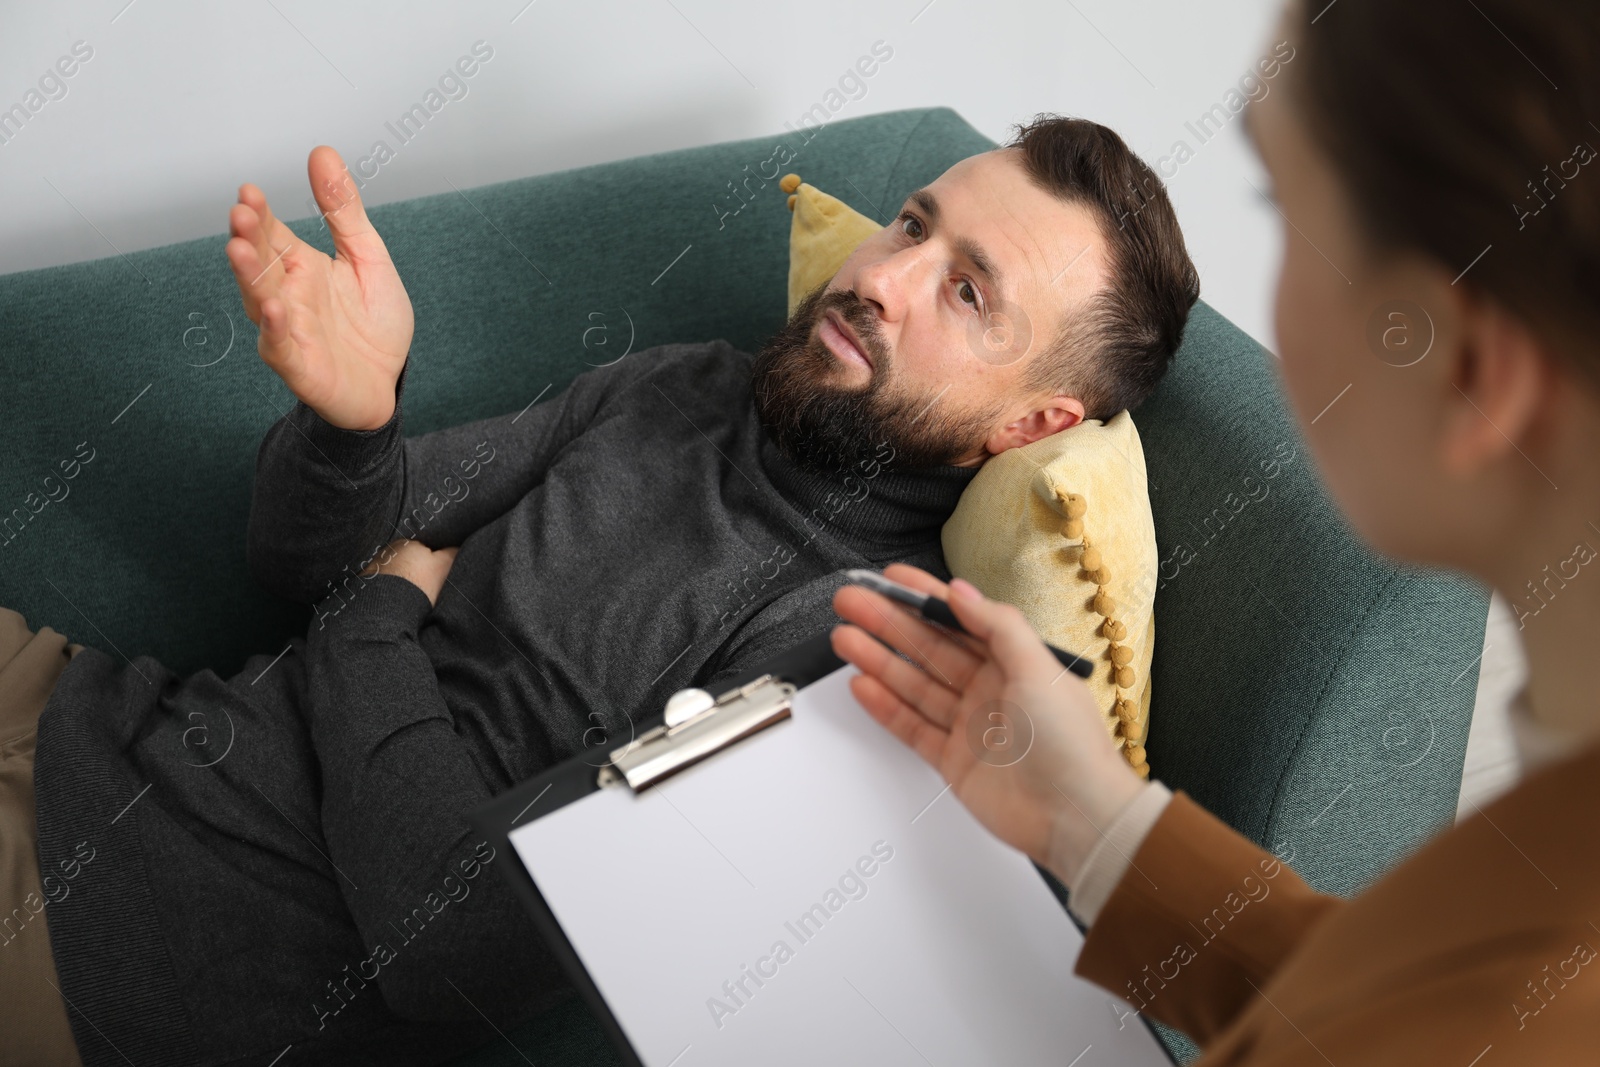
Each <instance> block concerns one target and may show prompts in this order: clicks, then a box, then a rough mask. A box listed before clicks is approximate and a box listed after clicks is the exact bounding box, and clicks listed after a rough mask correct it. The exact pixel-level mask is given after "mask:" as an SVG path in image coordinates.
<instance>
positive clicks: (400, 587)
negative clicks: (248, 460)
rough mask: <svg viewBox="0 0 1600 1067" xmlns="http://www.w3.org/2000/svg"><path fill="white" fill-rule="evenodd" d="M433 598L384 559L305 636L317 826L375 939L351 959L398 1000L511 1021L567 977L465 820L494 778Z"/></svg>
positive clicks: (429, 1017)
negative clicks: (474, 749) (388, 570)
mask: <svg viewBox="0 0 1600 1067" xmlns="http://www.w3.org/2000/svg"><path fill="white" fill-rule="evenodd" d="M431 610H432V606H431V605H430V603H429V601H428V597H427V594H425V593H424V592H422V590H421V589H419V588H418V587H417V586H415V585H413V584H412V583H411V582H409V581H408V580H406V579H405V578H402V577H400V576H398V575H393V574H381V573H380V574H377V575H374V576H372V577H370V578H369V579H367V582H366V584H365V585H363V586H362V587H361V588H360V590H359V591H358V592H357V594H356V596H355V597H354V599H353V600H352V601H351V602H350V603H349V604H348V605H346V606H345V607H344V609H343V610H341V611H339V612H336V613H330V615H329V621H328V625H327V626H325V627H323V628H321V629H316V628H313V629H312V631H311V633H310V634H309V635H308V637H307V642H306V677H307V698H306V706H305V709H304V714H305V715H306V718H307V720H308V723H309V726H310V730H311V738H312V744H313V747H314V748H315V750H316V755H317V761H318V764H319V766H320V768H321V773H322V828H323V835H324V838H325V840H326V843H327V848H328V858H329V860H330V862H331V864H332V866H333V868H334V871H335V876H336V877H337V879H338V881H339V884H340V887H341V889H342V891H343V893H344V897H345V900H346V902H347V904H348V905H349V908H350V912H351V914H352V915H353V916H354V918H355V922H356V926H357V928H358V929H359V930H360V932H361V936H362V941H363V942H364V943H365V945H366V946H367V948H368V950H369V951H370V952H371V953H372V956H371V957H370V960H369V963H368V965H366V966H364V967H362V968H358V970H360V971H361V974H362V977H364V978H366V979H368V980H372V981H376V983H377V984H378V986H379V988H380V989H381V991H382V995H383V998H384V1000H385V1002H386V1003H388V1005H389V1007H390V1008H391V1010H393V1011H394V1012H395V1013H396V1014H398V1015H400V1016H401V1017H403V1018H406V1019H411V1020H421V1021H463V1020H465V1021H472V1022H475V1021H479V1020H480V1019H481V1018H483V1017H487V1018H489V1019H490V1020H493V1021H494V1022H495V1023H496V1024H497V1025H504V1024H506V1023H509V1022H515V1021H518V1020H520V1019H521V1018H525V1017H526V1016H527V1015H528V1014H529V1013H530V1012H531V1011H532V1010H535V1009H536V1008H537V1007H538V1005H539V1002H541V1001H543V1000H544V999H546V998H548V997H549V996H551V995H552V994H556V993H565V992H568V991H569V990H570V986H569V985H568V983H567V980H566V979H565V978H564V977H563V974H562V972H561V970H560V967H559V965H558V964H557V963H556V962H555V960H554V958H553V957H552V955H551V954H550V951H549V949H548V948H547V947H546V946H545V944H544V942H543V940H542V939H541V938H540V936H539V935H538V933H537V930H536V928H535V927H534V925H533V921H532V919H531V918H530V917H529V916H528V914H527V912H526V911H525V910H524V909H523V907H522V905H521V904H520V903H519V902H518V901H517V899H516V897H515V896H514V894H513V892H512V889H511V883H510V881H509V880H508V879H506V878H504V877H500V876H498V875H496V874H494V873H493V872H492V871H485V870H484V868H485V867H486V866H489V865H492V864H494V863H514V862H516V860H515V859H514V858H512V857H510V856H505V855H496V853H495V849H494V847H493V846H492V845H491V844H490V843H488V842H486V841H483V840H482V839H481V838H479V837H478V835H477V834H476V832H475V831H474V830H473V829H472V827H471V825H470V824H469V823H468V821H467V817H466V815H467V813H468V812H469V811H471V810H472V809H474V808H476V807H478V806H480V805H482V804H483V803H485V802H487V801H488V800H489V799H490V798H491V796H492V791H491V789H490V788H489V786H488V785H487V784H486V783H485V781H484V779H483V776H482V775H481V773H480V771H479V768H478V766H477V765H476V763H475V762H474V760H473V758H472V756H471V754H470V752H469V749H468V746H467V745H466V743H464V742H463V741H462V739H461V738H460V737H458V736H457V734H456V731H455V725H454V721H453V719H452V717H451V714H450V711H449V709H448V707H447V706H446V705H445V702H444V700H443V699H442V697H441V696H440V694H439V686H438V678H437V675H436V674H435V672H434V669H433V666H432V664H431V663H430V662H429V660H428V658H427V655H426V654H425V652H424V651H423V649H422V647H421V646H420V645H419V644H418V642H417V633H418V629H419V627H420V626H421V624H422V622H423V620H424V619H425V618H426V617H427V616H428V614H429V612H430V611H431ZM373 971H376V975H375V976H374V975H373V973H372V972H373ZM480 1012H481V1014H480Z"/></svg>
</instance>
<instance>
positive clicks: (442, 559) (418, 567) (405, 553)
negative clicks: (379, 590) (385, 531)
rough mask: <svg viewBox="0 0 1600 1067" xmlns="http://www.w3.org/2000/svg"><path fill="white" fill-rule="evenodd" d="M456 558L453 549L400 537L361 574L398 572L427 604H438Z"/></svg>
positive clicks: (390, 543)
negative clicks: (421, 593) (421, 595)
mask: <svg viewBox="0 0 1600 1067" xmlns="http://www.w3.org/2000/svg"><path fill="white" fill-rule="evenodd" d="M455 561H456V549H454V548H440V549H432V548H429V547H428V546H427V545H425V544H423V543H422V542H421V541H413V540H411V539H409V538H405V537H401V538H398V539H396V540H394V541H390V542H389V544H388V545H387V546H385V547H384V550H383V551H382V552H380V553H378V556H377V558H376V559H374V560H373V561H372V562H371V563H370V564H368V565H367V567H366V569H365V570H363V571H362V572H361V573H362V574H363V575H372V574H395V575H399V576H400V577H401V578H404V579H405V580H406V581H408V582H410V583H411V584H412V585H414V586H416V587H417V588H418V589H420V590H422V591H423V592H424V593H426V594H428V603H430V604H437V603H438V602H439V591H440V590H441V589H443V588H444V580H445V576H446V575H448V574H449V573H450V565H451V564H453V563H455Z"/></svg>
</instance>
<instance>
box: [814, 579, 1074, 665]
mask: <svg viewBox="0 0 1600 1067" xmlns="http://www.w3.org/2000/svg"><path fill="white" fill-rule="evenodd" d="M844 576H845V579H846V580H847V581H848V582H849V583H850V584H851V585H859V586H863V587H864V588H867V589H871V590H873V591H874V592H877V593H882V594H883V595H884V596H886V597H888V598H889V599H890V600H893V601H895V602H896V603H899V604H904V605H905V606H906V607H908V608H910V609H911V610H912V611H915V612H918V613H919V614H921V616H922V617H923V618H924V619H927V620H928V621H929V622H936V623H938V624H939V625H940V626H944V627H947V628H949V629H951V630H954V631H956V632H957V633H962V634H964V633H966V632H967V628H966V627H965V626H962V625H961V620H960V619H958V618H956V613H955V612H954V611H951V610H950V605H949V604H948V603H946V602H945V601H943V600H940V599H939V598H938V597H936V596H933V595H932V594H931V593H919V592H917V591H916V590H915V589H912V588H910V587H909V586H904V585H901V584H900V583H899V582H896V581H891V580H890V579H888V578H885V577H884V576H883V575H881V574H879V573H878V572H877V571H869V570H864V569H861V568H855V569H852V570H848V571H845V572H844ZM1045 647H1046V648H1048V649H1049V650H1050V653H1051V655H1053V656H1055V658H1056V661H1057V662H1059V663H1060V664H1061V665H1062V666H1063V667H1065V668H1066V669H1067V670H1069V671H1071V672H1072V673H1073V674H1076V675H1077V676H1078V677H1079V678H1087V677H1089V675H1090V674H1092V673H1093V672H1094V664H1093V663H1090V662H1089V661H1088V660H1086V659H1084V658H1083V657H1082V656H1078V655H1074V654H1073V653H1071V652H1068V651H1067V650H1066V649H1062V648H1057V647H1056V646H1055V645H1052V644H1049V643H1048V642H1046V644H1045Z"/></svg>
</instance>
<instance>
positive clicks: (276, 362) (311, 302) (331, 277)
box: [226, 145, 413, 430]
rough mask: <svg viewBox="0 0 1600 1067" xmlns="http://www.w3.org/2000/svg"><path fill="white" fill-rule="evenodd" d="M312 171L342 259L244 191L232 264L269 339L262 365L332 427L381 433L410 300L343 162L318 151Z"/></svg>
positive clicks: (406, 338)
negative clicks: (302, 236)
mask: <svg viewBox="0 0 1600 1067" xmlns="http://www.w3.org/2000/svg"><path fill="white" fill-rule="evenodd" d="M306 171H307V173H308V174H309V176H310V179H311V191H312V194H313V195H314V196H315V197H316V200H317V205H318V206H319V207H320V208H321V210H322V213H323V217H324V218H325V219H326V220H327V224H328V229H329V231H330V232H331V233H332V234H333V247H334V252H335V256H334V258H332V259H330V258H328V257H327V256H326V255H324V254H323V253H321V252H319V251H318V250H317V249H315V248H313V247H312V246H311V245H309V244H307V243H306V242H304V241H302V240H300V238H298V237H296V236H295V235H294V233H293V231H291V230H290V229H289V227H287V226H285V225H284V224H283V223H282V222H280V221H278V219H277V217H276V216H274V215H273V214H272V210H271V209H270V208H269V207H267V198H266V196H265V194H263V193H262V192H261V190H260V189H259V188H257V187H256V186H254V185H250V184H245V185H241V186H240V187H239V202H238V203H237V204H235V205H234V206H233V208H232V210H231V211H229V213H228V228H229V230H230V232H232V234H233V237H232V239H231V240H229V241H228V244H227V249H226V251H227V255H228V263H229V265H230V266H231V267H232V268H233V276H234V280H235V281H237V282H238V284H239V293H240V295H241V296H243V298H244V309H245V314H247V315H249V316H250V321H251V322H253V323H255V324H256V325H257V326H258V327H260V329H261V337H260V341H259V342H258V344H257V348H258V350H259V351H260V353H261V359H262V361H263V362H265V363H266V365H267V366H269V367H271V368H272V369H273V371H274V372H275V373H276V374H277V375H278V377H280V378H282V379H283V380H284V383H285V384H286V385H288V386H289V389H290V391H291V392H293V393H294V395H295V396H297V397H299V398H300V399H301V400H302V401H304V402H305V404H306V406H307V407H309V408H311V410H312V411H315V412H316V413H317V414H318V415H319V416H321V417H322V419H323V420H324V421H325V422H328V423H330V424H332V425H334V426H337V427H340V428H341V429H346V430H375V429H377V428H378V427H380V426H382V425H383V424H384V423H386V422H388V421H389V418H390V416H392V415H393V414H394V406H395V399H394V389H395V382H396V380H397V379H398V378H399V377H400V370H401V368H402V367H404V366H405V362H406V353H407V352H408V351H409V350H410V348H411V334H412V328H413V319H412V313H411V298H410V297H409V296H407V295H406V289H405V286H404V285H403V284H401V282H400V275H399V273H398V272H396V271H395V269H394V263H393V261H391V260H390V259H389V250H388V249H387V248H386V247H384V243H383V239H382V238H380V237H379V236H378V232H377V231H376V230H374V229H373V228H372V224H371V223H370V222H368V221H367V213H366V209H365V208H364V207H362V204H361V195H360V194H359V193H358V192H357V191H356V186H355V181H354V180H353V179H352V178H351V177H350V172H349V171H348V170H346V169H345V165H344V161H343V160H342V159H340V158H339V153H337V152H335V151H334V150H333V149H332V148H329V147H328V146H327V145H319V146H318V147H316V148H314V149H312V150H311V158H310V159H309V161H308V162H307V164H306Z"/></svg>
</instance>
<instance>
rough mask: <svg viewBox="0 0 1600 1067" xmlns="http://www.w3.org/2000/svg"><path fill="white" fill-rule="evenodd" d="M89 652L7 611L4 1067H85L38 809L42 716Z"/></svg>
mask: <svg viewBox="0 0 1600 1067" xmlns="http://www.w3.org/2000/svg"><path fill="white" fill-rule="evenodd" d="M82 648H83V646H82V645H76V644H68V642H67V639H66V638H65V637H63V636H62V635H61V634H58V633H56V632H55V631H54V630H52V629H50V627H48V626H46V627H45V628H44V629H42V630H40V631H39V632H38V633H34V632H32V631H31V630H29V629H28V624H27V621H26V620H24V619H23V617H22V616H21V615H19V614H17V613H16V612H15V611H12V610H11V609H9V608H0V1067H12V1065H22V1064H27V1065H29V1067H55V1065H57V1064H63V1065H71V1067H79V1065H80V1064H81V1061H80V1060H79V1058H78V1046H77V1045H76V1044H75V1043H74V1042H73V1040H72V1029H71V1027H70V1026H69V1025H68V1023H67V1008H66V1005H65V1003H63V1001H62V997H61V993H60V988H59V987H60V982H59V981H57V979H56V967H55V959H54V957H52V956H51V954H50V931H49V928H48V927H47V926H46V920H45V914H44V913H45V910H46V908H47V906H48V905H47V902H46V898H45V895H44V892H43V888H42V887H41V885H40V882H39V847H38V846H39V834H38V828H37V825H36V823H35V822H34V808H33V744H34V734H35V730H36V728H37V727H38V724H39V714H40V713H41V712H42V711H44V705H45V700H46V699H47V698H48V697H49V696H50V690H52V689H53V688H55V684H56V679H57V678H58V677H60V675H61V671H62V668H64V667H66V665H67V661H68V660H69V659H71V658H72V657H73V656H75V655H77V654H78V652H79V651H81V650H82Z"/></svg>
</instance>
